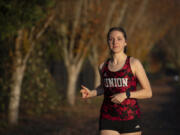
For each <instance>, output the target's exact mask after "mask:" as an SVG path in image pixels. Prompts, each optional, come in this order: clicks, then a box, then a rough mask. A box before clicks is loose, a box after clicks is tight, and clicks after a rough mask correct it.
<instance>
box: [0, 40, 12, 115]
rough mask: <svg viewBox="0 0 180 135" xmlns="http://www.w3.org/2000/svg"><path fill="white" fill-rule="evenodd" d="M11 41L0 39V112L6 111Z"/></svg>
mask: <svg viewBox="0 0 180 135" xmlns="http://www.w3.org/2000/svg"><path fill="white" fill-rule="evenodd" d="M11 43H12V40H10V39H6V41H1V40H0V46H1V47H0V112H6V111H7V104H8V97H9V84H10V71H11V66H10V63H11V57H12V56H11V53H10V52H11V48H12V47H11Z"/></svg>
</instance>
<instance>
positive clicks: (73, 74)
mask: <svg viewBox="0 0 180 135" xmlns="http://www.w3.org/2000/svg"><path fill="white" fill-rule="evenodd" d="M67 68H68V69H67V70H68V86H67V100H68V103H69V104H70V105H71V106H73V105H74V104H75V100H76V99H75V98H76V83H77V79H78V75H79V71H77V70H76V67H75V66H70V67H67Z"/></svg>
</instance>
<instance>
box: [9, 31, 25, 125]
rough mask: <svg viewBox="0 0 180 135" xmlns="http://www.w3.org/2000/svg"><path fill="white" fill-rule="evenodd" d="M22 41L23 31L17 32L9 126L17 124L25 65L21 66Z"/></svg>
mask: <svg viewBox="0 0 180 135" xmlns="http://www.w3.org/2000/svg"><path fill="white" fill-rule="evenodd" d="M22 39H23V30H22V29H21V30H19V31H18V36H17V38H16V44H15V56H14V58H13V73H12V78H11V84H10V89H11V91H10V99H9V108H8V121H9V123H10V124H17V123H18V112H19V103H20V95H21V84H22V80H23V76H24V70H25V68H26V66H25V64H22V61H23V60H22V54H21V50H20V46H21V44H22Z"/></svg>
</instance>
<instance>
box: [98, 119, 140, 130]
mask: <svg viewBox="0 0 180 135" xmlns="http://www.w3.org/2000/svg"><path fill="white" fill-rule="evenodd" d="M99 130H115V131H118V132H119V133H132V132H138V131H141V130H142V126H141V120H140V119H139V118H136V119H133V120H128V121H113V120H106V119H102V120H100V121H99Z"/></svg>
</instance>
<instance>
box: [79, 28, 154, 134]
mask: <svg viewBox="0 0 180 135" xmlns="http://www.w3.org/2000/svg"><path fill="white" fill-rule="evenodd" d="M107 42H108V45H109V49H110V51H111V58H109V59H107V60H106V61H105V62H104V63H102V64H101V65H100V66H99V71H100V76H101V84H100V85H99V87H97V88H96V89H95V90H89V89H88V88H86V87H85V86H82V89H81V91H80V92H81V94H82V98H90V97H95V96H99V95H104V100H103V104H102V106H101V111H100V119H99V130H100V135H141V132H142V131H141V130H142V129H141V122H140V108H139V105H138V102H137V99H145V98H151V97H152V90H151V86H150V83H149V80H148V78H147V76H146V73H145V71H144V68H143V66H142V64H141V62H140V61H139V60H138V59H136V58H133V57H130V56H127V55H126V53H125V51H126V47H127V36H126V32H125V31H124V29H123V28H119V27H113V28H111V29H110V30H109V32H108V34H107ZM138 82H139V83H140V86H141V89H140V90H136V85H137V83H138Z"/></svg>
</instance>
